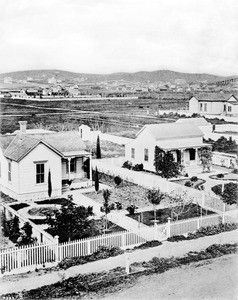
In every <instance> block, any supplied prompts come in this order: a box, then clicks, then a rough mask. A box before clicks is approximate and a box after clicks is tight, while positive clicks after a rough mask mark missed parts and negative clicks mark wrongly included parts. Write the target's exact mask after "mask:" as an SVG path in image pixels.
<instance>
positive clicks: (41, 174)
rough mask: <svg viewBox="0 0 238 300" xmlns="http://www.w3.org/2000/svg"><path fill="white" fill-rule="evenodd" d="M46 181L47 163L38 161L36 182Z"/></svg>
mask: <svg viewBox="0 0 238 300" xmlns="http://www.w3.org/2000/svg"><path fill="white" fill-rule="evenodd" d="M44 182H45V164H44V163H38V164H36V183H37V184H38V183H44Z"/></svg>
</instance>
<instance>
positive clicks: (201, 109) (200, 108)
mask: <svg viewBox="0 0 238 300" xmlns="http://www.w3.org/2000/svg"><path fill="white" fill-rule="evenodd" d="M200 111H202V103H200Z"/></svg>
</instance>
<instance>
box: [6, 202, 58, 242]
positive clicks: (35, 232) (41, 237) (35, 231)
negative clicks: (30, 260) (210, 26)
mask: <svg viewBox="0 0 238 300" xmlns="http://www.w3.org/2000/svg"><path fill="white" fill-rule="evenodd" d="M1 205H2V206H3V209H4V213H5V216H6V219H7V220H9V219H10V218H12V217H14V216H17V217H18V218H19V226H20V228H21V227H22V226H23V225H24V224H25V223H26V222H28V223H29V224H30V225H31V227H32V237H35V238H36V239H37V242H38V243H45V244H48V243H52V242H54V238H53V236H51V235H50V234H49V233H47V232H46V231H44V230H43V229H41V228H40V227H39V226H37V225H36V224H35V223H33V222H32V221H30V220H29V219H27V218H24V217H23V216H21V215H20V214H19V213H18V212H17V211H15V209H13V208H11V207H10V206H9V205H8V204H5V203H1Z"/></svg>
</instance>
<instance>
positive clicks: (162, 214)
mask: <svg viewBox="0 0 238 300" xmlns="http://www.w3.org/2000/svg"><path fill="white" fill-rule="evenodd" d="M183 211H184V212H183V213H182V214H181V215H179V220H184V219H189V218H195V217H200V216H201V207H200V206H197V205H196V204H188V205H185V207H184V210H183ZM210 214H214V212H212V211H209V210H205V209H202V215H203V216H204V215H210ZM127 216H128V217H130V218H132V219H134V220H136V221H138V220H139V219H140V221H141V222H142V223H143V224H145V225H148V226H150V225H153V224H154V223H153V222H152V221H153V220H154V211H153V210H150V211H145V212H143V213H135V214H134V215H129V214H128V215H127ZM171 217H172V216H171V208H169V207H167V208H163V209H159V210H157V211H156V218H157V220H158V221H159V224H163V223H167V221H168V218H171Z"/></svg>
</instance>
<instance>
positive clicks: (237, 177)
mask: <svg viewBox="0 0 238 300" xmlns="http://www.w3.org/2000/svg"><path fill="white" fill-rule="evenodd" d="M209 178H211V179H216V180H224V181H227V180H230V181H238V174H235V173H232V172H231V173H224V174H223V173H222V174H216V175H211V176H209Z"/></svg>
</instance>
